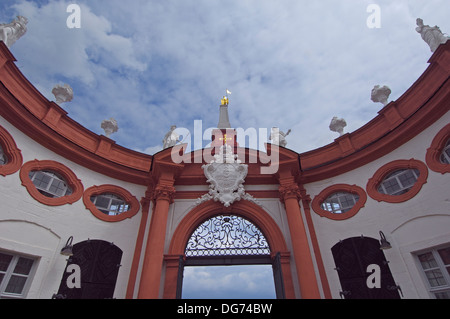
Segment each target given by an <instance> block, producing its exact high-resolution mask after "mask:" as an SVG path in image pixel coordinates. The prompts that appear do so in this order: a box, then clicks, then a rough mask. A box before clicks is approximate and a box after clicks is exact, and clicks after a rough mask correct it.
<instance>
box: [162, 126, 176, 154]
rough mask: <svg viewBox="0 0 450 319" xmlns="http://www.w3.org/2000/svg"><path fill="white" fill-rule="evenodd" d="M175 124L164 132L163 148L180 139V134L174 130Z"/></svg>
mask: <svg viewBox="0 0 450 319" xmlns="http://www.w3.org/2000/svg"><path fill="white" fill-rule="evenodd" d="M176 128H177V126H176V125H172V126H171V127H170V131H169V132H167V133H166V135H165V136H164V139H163V149H166V148H169V147H172V146H175V145H176V144H177V143H178V142H179V141H180V135H179V134H178V133H177V132H175V129H176Z"/></svg>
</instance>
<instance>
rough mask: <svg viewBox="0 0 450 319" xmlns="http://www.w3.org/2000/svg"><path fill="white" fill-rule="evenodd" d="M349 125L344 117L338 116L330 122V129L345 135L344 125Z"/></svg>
mask: <svg viewBox="0 0 450 319" xmlns="http://www.w3.org/2000/svg"><path fill="white" fill-rule="evenodd" d="M346 126H347V122H346V121H345V120H344V119H342V118H341V119H340V118H338V117H337V116H335V117H333V119H332V120H331V123H330V130H331V131H333V132H337V133H339V135H340V136H342V135H344V127H346Z"/></svg>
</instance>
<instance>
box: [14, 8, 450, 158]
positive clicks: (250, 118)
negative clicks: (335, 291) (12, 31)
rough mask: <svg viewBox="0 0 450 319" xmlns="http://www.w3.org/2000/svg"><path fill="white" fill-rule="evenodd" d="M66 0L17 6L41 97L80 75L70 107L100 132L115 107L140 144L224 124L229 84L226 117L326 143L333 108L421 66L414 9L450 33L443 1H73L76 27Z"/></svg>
mask: <svg viewBox="0 0 450 319" xmlns="http://www.w3.org/2000/svg"><path fill="white" fill-rule="evenodd" d="M68 3H69V2H67V1H51V2H48V3H47V4H45V5H42V6H41V7H38V6H37V5H36V4H34V3H33V2H25V1H21V2H19V4H17V5H15V8H16V10H17V13H20V14H23V15H25V16H27V15H28V17H29V18H30V23H29V32H28V34H27V35H26V36H25V37H24V38H23V39H21V41H19V42H18V43H17V44H16V45H15V47H13V53H14V52H17V54H16V57H17V58H18V60H19V62H18V63H19V64H21V65H22V66H23V71H24V73H25V75H26V76H27V77H29V78H30V79H31V80H32V83H34V84H35V85H36V86H37V87H38V88H39V89H41V88H42V90H44V91H46V92H43V93H44V94H45V95H46V96H47V97H48V95H49V92H50V90H51V86H53V84H55V83H54V82H60V81H62V80H64V81H73V82H74V83H73V84H74V86H75V89H76V90H75V91H76V96H75V100H74V101H73V102H72V103H71V104H70V106H68V110H69V115H70V116H72V117H73V118H74V119H75V120H77V121H79V122H80V123H81V124H82V125H85V126H86V127H88V128H89V129H91V130H94V131H95V132H97V133H101V130H100V129H99V125H100V122H101V120H103V118H108V117H110V116H116V117H117V118H118V120H119V126H120V127H121V129H120V131H119V132H118V133H116V134H115V135H113V138H114V139H116V140H117V142H118V143H119V144H121V145H123V146H126V147H129V148H132V149H141V150H145V149H150V148H149V147H150V146H152V145H159V144H160V143H161V140H162V137H163V136H164V134H165V133H166V131H167V130H168V129H169V127H170V125H172V124H175V125H177V126H178V127H187V128H188V129H192V126H193V121H194V120H196V119H199V120H203V122H204V127H205V128H206V127H210V126H214V125H216V124H217V118H218V104H219V102H220V98H221V97H222V95H223V94H224V93H225V89H226V88H228V89H231V91H232V92H233V94H232V96H231V97H230V117H231V123H232V125H234V126H236V127H242V128H244V129H246V128H249V127H255V128H259V127H263V128H270V127H272V126H279V127H280V128H281V129H282V130H287V129H289V128H291V129H292V133H291V135H290V136H289V137H288V147H289V148H292V149H293V150H295V151H298V152H303V151H307V150H310V149H313V148H317V147H320V146H323V145H325V144H328V143H330V142H332V141H333V140H334V138H336V137H337V136H336V134H335V133H333V132H330V131H329V130H328V125H329V122H330V121H331V118H332V117H333V116H339V117H344V118H345V119H346V120H347V123H348V127H347V128H346V131H347V132H351V131H354V130H356V129H358V128H359V127H361V126H362V125H364V124H365V123H367V122H368V121H370V120H371V119H372V118H373V117H375V116H376V115H377V111H378V110H379V109H380V108H381V105H378V104H374V103H373V102H371V101H370V91H371V89H372V88H373V86H374V85H376V84H382V85H384V84H386V85H388V86H390V87H391V89H392V95H391V99H397V98H398V97H400V96H401V95H402V94H403V93H404V92H405V91H406V90H407V89H408V88H409V87H410V86H411V85H412V84H413V82H414V81H415V80H416V79H417V78H418V77H419V76H420V74H422V73H423V71H424V70H425V68H426V67H427V60H428V58H429V57H430V55H431V52H429V49H428V47H427V46H426V44H425V43H424V42H423V41H422V39H421V38H420V35H418V34H417V33H416V32H415V19H416V17H419V16H420V17H422V18H423V19H424V21H425V23H426V24H431V25H435V24H438V25H440V27H441V29H442V30H444V31H445V32H447V33H450V22H449V20H448V16H449V14H450V12H449V11H450V9H449V6H447V5H446V2H445V0H430V1H427V2H426V3H425V2H423V1H420V0H413V1H405V0H400V1H395V2H392V1H385V0H380V1H377V3H378V4H379V5H380V8H381V10H382V12H381V13H382V15H381V18H382V24H381V28H380V29H369V28H368V27H367V26H366V19H367V17H368V15H369V13H367V12H366V8H367V6H368V5H369V4H371V3H373V1H371V0H365V1H359V0H355V1H340V2H336V1H320V2H319V1H313V2H312V1H298V0H284V1H277V2H274V1H269V0H264V1H256V0H246V1H237V0H229V1H227V4H226V5H224V4H223V3H222V2H221V1H201V0H195V1H192V0H187V1H182V2H180V1H175V0H173V1H164V2H161V1H143V0H136V1H132V2H123V1H117V0H110V1H104V0H98V1H78V3H80V4H81V8H82V28H81V29H79V30H74V29H68V28H67V27H65V20H66V18H67V15H68V14H67V13H66V11H65V9H66V6H67V4H68ZM37 57H39V58H38V62H37V61H36V60H37ZM45 88H47V89H45ZM50 98H51V95H50ZM155 148H156V147H155Z"/></svg>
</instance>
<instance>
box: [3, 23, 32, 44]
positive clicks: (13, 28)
mask: <svg viewBox="0 0 450 319" xmlns="http://www.w3.org/2000/svg"><path fill="white" fill-rule="evenodd" d="M27 23H28V19H27V18H25V17H23V16H17V18H16V19H14V20H13V21H12V22H10V23H8V24H0V40H1V41H3V42H5V44H6V46H7V47H8V48H10V47H11V46H12V45H13V44H14V43H15V42H16V41H17V40H18V39H19V38H20V37H22V36H23V35H24V34H25V33H26V32H27Z"/></svg>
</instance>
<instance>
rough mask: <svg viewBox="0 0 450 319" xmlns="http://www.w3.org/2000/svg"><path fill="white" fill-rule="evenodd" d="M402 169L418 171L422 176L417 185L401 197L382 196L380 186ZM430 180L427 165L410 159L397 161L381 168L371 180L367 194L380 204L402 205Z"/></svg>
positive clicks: (367, 187)
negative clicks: (388, 177) (384, 180)
mask: <svg viewBox="0 0 450 319" xmlns="http://www.w3.org/2000/svg"><path fill="white" fill-rule="evenodd" d="M400 169H418V170H419V173H420V176H419V178H418V179H417V181H416V183H415V184H414V185H413V186H412V187H411V189H410V190H409V191H407V192H406V193H404V194H401V195H387V194H381V193H380V192H378V186H379V185H380V183H381V182H382V181H383V179H384V178H385V177H386V176H387V175H388V174H390V173H393V172H394V171H396V170H400ZM427 179H428V168H427V166H426V165H425V163H423V162H421V161H418V160H415V159H410V160H397V161H393V162H390V163H387V164H386V165H384V166H382V167H381V168H379V169H378V170H377V171H376V172H375V174H374V175H373V177H372V178H370V179H369V181H368V183H367V186H366V190H367V194H369V196H370V197H372V198H373V199H375V200H377V201H379V202H382V201H383V202H388V203H402V202H405V201H407V200H409V199H411V198H413V197H414V196H416V195H417V194H418V193H419V191H420V190H421V189H422V186H423V184H425V183H426V182H427Z"/></svg>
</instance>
